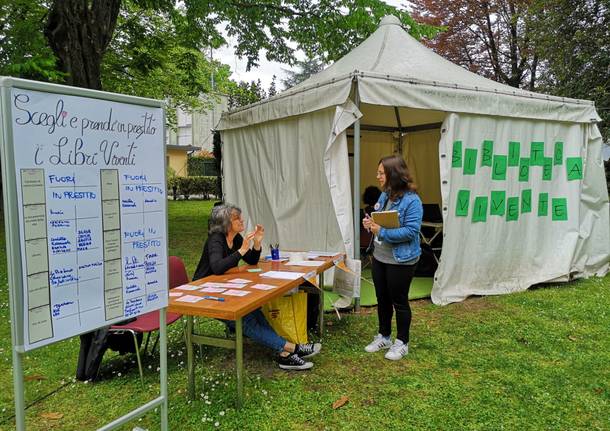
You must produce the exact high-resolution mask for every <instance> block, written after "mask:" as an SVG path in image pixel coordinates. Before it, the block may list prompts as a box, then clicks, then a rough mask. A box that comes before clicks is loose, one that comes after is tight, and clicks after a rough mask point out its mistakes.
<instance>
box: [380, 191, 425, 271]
mask: <svg viewBox="0 0 610 431" xmlns="http://www.w3.org/2000/svg"><path fill="white" fill-rule="evenodd" d="M387 199H388V195H387V194H386V193H381V196H379V200H378V201H377V205H375V209H376V210H377V211H383V208H384V207H385V205H386V202H387ZM387 210H388V211H392V210H397V211H398V219H399V221H400V227H397V228H385V227H382V228H380V230H379V235H378V238H379V241H385V242H387V243H389V244H391V245H392V254H393V255H394V259H396V262H401V263H402V262H408V261H410V260H413V259H415V258H416V257H418V256H419V255H420V254H421V248H420V246H419V231H420V229H421V219H422V216H423V214H424V210H423V206H422V203H421V199H420V198H419V196H418V195H417V193H414V192H406V193H405V194H404V195H402V197H401V198H400V199H398V200H396V201H394V202H392V204H391V205H390V207H389V208H388V209H387Z"/></svg>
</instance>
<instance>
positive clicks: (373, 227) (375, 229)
mask: <svg viewBox="0 0 610 431" xmlns="http://www.w3.org/2000/svg"><path fill="white" fill-rule="evenodd" d="M380 229H381V226H379V225H378V224H377V223H375V222H374V221H373V220H371V222H370V224H369V232H373V233H374V234H375V235H379V230H380Z"/></svg>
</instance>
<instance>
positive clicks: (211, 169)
mask: <svg viewBox="0 0 610 431" xmlns="http://www.w3.org/2000/svg"><path fill="white" fill-rule="evenodd" d="M188 173H189V177H195V176H215V175H217V174H218V171H217V169H216V161H215V160H214V158H209V157H198V156H192V157H189V158H188Z"/></svg>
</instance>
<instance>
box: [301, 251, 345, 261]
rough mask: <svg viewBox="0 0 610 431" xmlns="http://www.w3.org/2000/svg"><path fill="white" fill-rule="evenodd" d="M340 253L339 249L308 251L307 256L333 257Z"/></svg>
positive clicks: (309, 257)
mask: <svg viewBox="0 0 610 431" xmlns="http://www.w3.org/2000/svg"><path fill="white" fill-rule="evenodd" d="M337 254H339V252H338V251H308V252H307V258H308V259H315V258H316V257H333V256H336V255H337Z"/></svg>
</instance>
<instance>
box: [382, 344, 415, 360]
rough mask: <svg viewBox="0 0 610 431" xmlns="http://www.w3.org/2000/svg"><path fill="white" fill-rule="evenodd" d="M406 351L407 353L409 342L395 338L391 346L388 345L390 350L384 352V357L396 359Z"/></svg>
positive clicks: (400, 357)
mask: <svg viewBox="0 0 610 431" xmlns="http://www.w3.org/2000/svg"><path fill="white" fill-rule="evenodd" d="M407 353H409V343H407V344H405V343H403V342H402V341H401V340H398V339H397V340H396V341H394V344H392V347H390V350H388V352H387V353H386V354H385V358H386V359H390V360H391V361H398V360H399V359H402V357H403V356H405V355H406V354H407Z"/></svg>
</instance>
